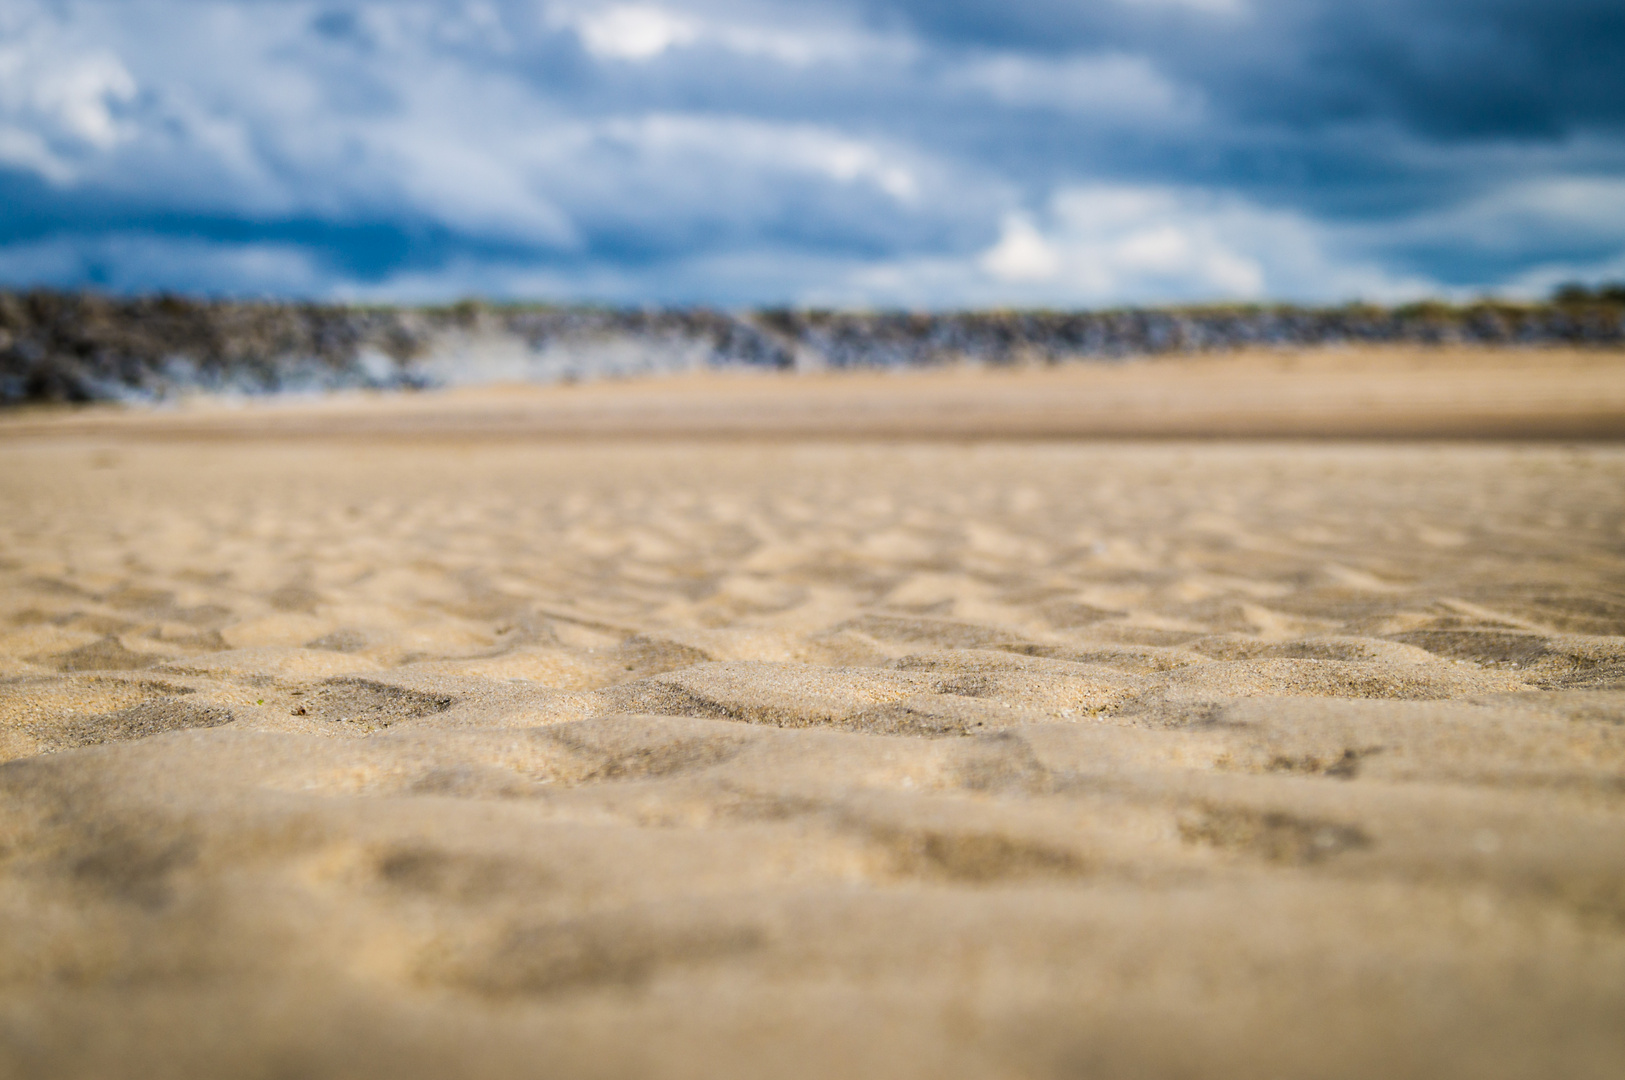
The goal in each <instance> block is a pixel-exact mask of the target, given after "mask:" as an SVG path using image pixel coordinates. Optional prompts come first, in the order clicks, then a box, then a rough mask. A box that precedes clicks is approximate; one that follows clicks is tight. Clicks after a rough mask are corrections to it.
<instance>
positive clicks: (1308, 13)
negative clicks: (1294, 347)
mask: <svg viewBox="0 0 1625 1080" xmlns="http://www.w3.org/2000/svg"><path fill="white" fill-rule="evenodd" d="M1621 279H1625V3H1621V2H1620V0H1404V2H1401V0H1364V2H1361V3H1350V2H1348V0H1092V2H1091V0H801V2H780V0H655V2H650V3H644V2H641V0H638V2H633V3H591V2H585V0H396V2H390V3H341V2H305V0H112V2H108V0H83V2H78V0H0V286H8V287H25V286H37V285H46V286H52V287H91V288H98V289H103V290H109V291H114V292H151V291H157V290H174V291H184V292H195V293H204V294H209V295H223V296H268V297H310V298H321V299H339V300H353V301H402V302H429V301H446V300H452V299H456V298H459V297H465V296H485V297H490V298H494V299H524V300H551V301H575V300H584V301H593V302H606V303H613V304H632V305H644V304H680V305H686V304H706V305H714V306H721V307H740V306H751V305H796V306H833V307H870V308H873V307H881V308H891V307H903V308H913V309H940V308H952V307H965V306H973V307H985V306H1042V307H1085V308H1087V307H1104V306H1112V305H1121V304H1154V303H1186V302H1208V301H1238V300H1240V301H1251V300H1271V301H1296V302H1314V303H1338V302H1343V301H1348V300H1356V299H1359V300H1367V301H1374V302H1397V301H1402V300H1407V299H1411V298H1415V297H1420V296H1429V295H1431V296H1441V297H1445V298H1454V299H1466V298H1470V297H1476V296H1481V295H1495V296H1504V297H1512V298H1518V297H1533V296H1539V295H1544V294H1545V293H1547V292H1548V291H1549V290H1550V289H1551V288H1552V287H1553V286H1554V285H1556V284H1558V283H1561V282H1565V281H1571V280H1574V281H1582V282H1601V281H1608V280H1621Z"/></svg>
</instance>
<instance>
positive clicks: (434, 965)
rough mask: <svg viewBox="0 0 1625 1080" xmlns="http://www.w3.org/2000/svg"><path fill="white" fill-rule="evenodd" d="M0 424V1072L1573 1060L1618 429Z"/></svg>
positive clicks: (948, 1069) (1385, 1067)
mask: <svg viewBox="0 0 1625 1080" xmlns="http://www.w3.org/2000/svg"><path fill="white" fill-rule="evenodd" d="M3 461H4V467H3V469H0V505H4V507H5V508H6V512H5V513H4V515H0V758H4V759H8V760H9V761H10V763H9V764H6V765H4V766H0V925H3V926H4V927H5V928H6V930H5V932H4V933H0V1074H3V1075H57V1076H86V1077H90V1076H97V1077H103V1076H138V1075H153V1074H154V1071H155V1070H156V1071H157V1072H161V1073H162V1074H164V1075H173V1076H193V1075H196V1076H224V1075H233V1076H267V1077H270V1076H285V1075H299V1076H357V1077H371V1076H378V1077H385V1076H388V1077H401V1076H487V1075H489V1076H497V1075H503V1076H508V1075H517V1074H523V1075H538V1074H539V1075H548V1076H560V1077H565V1076H582V1077H586V1076H629V1077H630V1076H640V1077H642V1076H654V1077H689V1076H693V1077H701V1076H704V1077H715V1076H741V1077H745V1076H750V1077H757V1076H803V1075H806V1076H835V1075H839V1076H877V1077H878V1076H888V1077H894V1076H919V1077H956V1076H965V1077H971V1076H976V1077H986V1076H1001V1077H1006V1076H1007V1077H1072V1076H1088V1077H1119V1076H1121V1077H1145V1076H1166V1077H1180V1076H1204V1077H1222V1076H1236V1077H1257V1076H1271V1075H1278V1076H1288V1075H1290V1076H1315V1077H1320V1076H1324V1077H1344V1076H1347V1077H1353V1076H1373V1075H1383V1076H1416V1077H1424V1076H1425V1077H1447V1076H1461V1077H1475V1078H1476V1077H1524V1076H1528V1077H1536V1076H1566V1077H1599V1078H1601V1077H1611V1076H1617V1075H1619V1070H1620V1069H1621V1068H1622V1067H1625V1024H1621V1023H1620V1022H1619V1018H1620V1017H1621V1016H1625V636H1622V635H1625V562H1622V561H1621V559H1620V551H1621V544H1622V543H1625V452H1621V451H1618V450H1614V449H1601V448H1564V447H1544V448H1534V447H1512V446H1490V445H1484V446H1456V447H1448V446H1413V447H1380V446H1335V445H1324V444H1322V445H1308V444H1303V445H1298V444H1275V445H1207V444H1190V445H1170V444H1146V445H1133V444H1111V443H1101V444H1096V445H1060V444H1056V445H1047V446H1042V445H1030V444H1029V445H1021V444H998V443H990V444H986V445H957V446H956V445H926V444H896V445H885V444H879V443H876V444H873V445H865V444H850V443H848V444H842V443H834V442H831V443H823V444H816V445H812V444H808V445H799V444H795V443H783V442H780V443H773V444H761V445H758V444H753V443H742V442H741V443H732V444H726V445H718V444H707V443H704V442H693V443H681V444H670V445H663V444H655V443H646V444H639V445H626V444H617V443H614V442H605V443H601V444H597V445H592V444H577V445H570V444H565V443H559V444H554V445H545V446H537V445H534V444H526V443H518V442H510V443H505V444H482V443H479V442H477V441H471V442H466V443H465V442H449V441H440V442H437V443H435V444H433V445H415V444H413V443H412V442H410V441H400V442H396V443H382V442H373V443H355V442H351V443H344V444H327V443H320V442H315V443H312V442H305V443H299V442H292V441H277V440H267V441H265V442H261V443H255V442H253V441H247V440H245V441H242V442H233V443H211V444H206V445H204V444H190V443H185V442H161V441H155V442H133V441H132V442H128V443H125V442H116V441H107V440H103V441H100V442H97V441H95V440H91V441H84V442H76V441H70V440H67V439H60V438H59V439H54V440H47V439H39V440H37V441H27V440H20V439H19V440H15V441H13V442H11V443H9V444H7V445H5V446H4V447H3Z"/></svg>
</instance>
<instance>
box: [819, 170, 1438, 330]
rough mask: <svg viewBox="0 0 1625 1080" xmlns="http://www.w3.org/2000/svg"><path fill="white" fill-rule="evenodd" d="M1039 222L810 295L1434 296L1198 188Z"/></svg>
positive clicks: (860, 274) (1331, 241)
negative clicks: (959, 255) (972, 248)
mask: <svg viewBox="0 0 1625 1080" xmlns="http://www.w3.org/2000/svg"><path fill="white" fill-rule="evenodd" d="M1042 218H1043V221H1042V224H1041V223H1040V222H1038V221H1035V220H1034V218H1033V216H1031V215H1029V214H1025V213H1019V212H1017V213H1011V214H1009V215H1007V216H1006V217H1005V219H1004V222H1003V225H1002V227H1001V230H1000V234H999V236H998V239H997V240H996V241H995V242H994V243H993V244H992V245H991V246H990V247H988V248H987V249H986V250H985V251H983V252H981V253H980V254H979V255H978V256H977V257H975V258H974V259H962V260H952V259H943V258H928V259H921V260H904V261H899V262H896V263H893V264H891V265H887V266H880V267H868V268H863V269H861V270H858V271H857V272H856V273H855V274H854V275H853V277H852V278H851V279H850V280H849V281H848V282H847V283H846V287H845V290H844V291H842V290H835V291H834V292H832V293H829V294H826V295H825V296H822V297H818V298H817V299H822V300H825V301H826V302H828V301H834V302H848V303H850V302H854V301H860V300H861V299H862V298H864V297H870V298H873V297H883V298H884V299H885V300H887V301H889V302H892V303H901V304H905V305H925V306H942V305H943V304H944V303H946V304H948V305H956V304H970V305H996V306H1004V305H1038V306H1047V307H1071V306H1098V305H1116V304H1123V303H1132V302H1137V301H1143V299H1144V298H1145V297H1148V296H1155V297H1158V298H1160V299H1162V300H1165V301H1180V302H1209V301H1249V300H1263V299H1279V300H1303V301H1316V302H1328V301H1329V302H1338V301H1345V300H1353V299H1365V300H1377V301H1394V300H1402V299H1409V298H1413V297H1417V296H1422V295H1427V294H1429V293H1433V292H1437V291H1438V290H1439V285H1438V283H1437V282H1434V281H1431V280H1428V279H1426V278H1422V277H1419V276H1409V277H1406V276H1398V275H1394V274H1391V273H1388V272H1386V271H1385V270H1384V269H1383V268H1382V267H1381V266H1380V265H1378V264H1376V263H1374V262H1372V261H1370V260H1369V259H1367V258H1365V257H1363V256H1362V255H1361V253H1360V247H1361V245H1360V242H1359V237H1358V235H1357V232H1356V233H1355V234H1354V235H1350V234H1349V231H1347V230H1343V231H1341V232H1340V231H1339V230H1336V229H1329V228H1327V227H1324V226H1321V225H1318V224H1316V223H1314V222H1312V221H1309V220H1307V219H1305V218H1303V217H1301V216H1299V215H1296V214H1293V213H1290V212H1283V211H1278V210H1270V209H1267V208H1264V207H1259V206H1256V205H1253V204H1251V203H1249V202H1247V201H1245V200H1242V199H1239V198H1236V197H1234V196H1221V195H1214V194H1213V193H1210V192H1205V191H1201V190H1191V189H1181V188H1172V187H1132V186H1123V185H1090V186H1079V187H1068V188H1064V189H1062V190H1059V191H1057V192H1055V193H1054V195H1053V196H1052V197H1051V198H1050V199H1049V201H1048V205H1047V206H1046V208H1045V212H1044V214H1043V215H1042ZM933 298H937V299H936V302H935V304H933V303H932V299H933Z"/></svg>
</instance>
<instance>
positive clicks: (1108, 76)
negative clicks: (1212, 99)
mask: <svg viewBox="0 0 1625 1080" xmlns="http://www.w3.org/2000/svg"><path fill="white" fill-rule="evenodd" d="M954 79H955V80H956V81H958V82H960V83H963V84H965V85H968V86H972V87H975V88H977V89H980V90H983V91H985V92H986V93H988V94H989V95H991V96H992V97H993V98H994V100H996V101H998V102H1000V103H1002V104H1005V105H1014V106H1039V107H1047V108H1054V109H1060V110H1063V111H1067V112H1082V113H1102V114H1111V115H1114V116H1116V117H1118V118H1120V119H1132V120H1134V121H1136V122H1138V121H1143V120H1146V119H1151V118H1156V117H1174V116H1178V115H1180V114H1182V113H1183V114H1186V115H1190V114H1193V113H1195V112H1196V111H1197V109H1198V106H1197V103H1196V102H1195V100H1194V98H1193V95H1192V94H1190V93H1189V92H1182V91H1181V90H1180V88H1179V87H1177V86H1175V85H1174V84H1173V83H1171V82H1170V81H1168V80H1167V79H1166V78H1164V77H1163V76H1162V75H1161V74H1160V73H1158V71H1157V70H1156V68H1155V67H1153V66H1152V64H1151V62H1150V61H1149V60H1148V59H1147V58H1146V57H1143V56H1124V55H1120V54H1107V55H1103V56H1070V57H1062V58H1055V59H1052V58H1049V57H1027V56H1021V55H1016V54H1008V53H1006V54H1002V55H998V56H991V57H987V58H986V59H980V60H975V61H972V62H971V63H969V64H967V65H965V66H964V67H963V68H962V69H961V70H959V71H957V72H956V73H955V75H954Z"/></svg>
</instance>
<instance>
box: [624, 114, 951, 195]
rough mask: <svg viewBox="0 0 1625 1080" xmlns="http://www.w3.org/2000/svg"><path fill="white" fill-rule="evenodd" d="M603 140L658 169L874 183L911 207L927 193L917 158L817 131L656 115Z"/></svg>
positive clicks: (632, 120) (631, 121) (633, 120)
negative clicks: (709, 168) (710, 167)
mask: <svg viewBox="0 0 1625 1080" xmlns="http://www.w3.org/2000/svg"><path fill="white" fill-rule="evenodd" d="M595 133H596V134H601V135H602V136H604V137H607V138H610V139H614V140H616V141H618V142H620V143H621V144H622V145H626V146H629V147H632V148H635V149H636V150H637V151H638V153H639V155H640V156H645V157H647V158H649V159H650V160H651V164H658V165H674V164H677V163H679V162H685V161H686V163H687V164H688V165H689V168H690V170H692V169H693V167H694V166H696V165H698V164H699V163H700V162H707V161H708V162H712V163H714V167H716V168H727V169H735V170H741V171H742V173H743V175H745V176H747V177H751V178H755V179H757V180H758V181H766V180H767V179H768V178H770V177H772V176H774V175H775V174H777V175H779V176H782V175H784V174H786V173H800V174H803V175H808V174H810V175H813V176H818V177H822V178H824V179H827V180H833V181H835V182H836V183H839V184H866V185H869V186H872V187H874V188H877V189H878V190H880V191H882V192H884V193H885V194H887V195H889V196H891V197H892V198H893V199H894V200H896V201H898V202H904V203H907V202H911V201H913V200H914V199H915V197H916V196H917V195H918V194H919V191H920V183H919V179H918V177H917V176H916V170H915V168H914V167H913V166H912V165H911V162H910V160H909V158H910V157H917V155H908V154H905V153H904V152H902V151H900V150H897V149H895V148H889V147H885V146H882V145H879V144H876V143H873V142H867V141H864V140H862V139H855V138H852V137H850V136H847V135H843V134H841V133H840V132H838V131H831V130H828V129H825V128H820V127H817V126H815V125H810V124H775V123H766V122H763V121H759V120H752V119H750V118H747V117H737V116H735V117H728V116H706V115H684V114H655V115H649V116H640V117H623V118H620V119H616V120H612V121H607V122H605V123H603V124H602V125H599V126H597V127H596V129H595Z"/></svg>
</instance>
